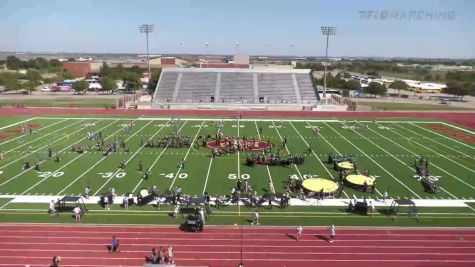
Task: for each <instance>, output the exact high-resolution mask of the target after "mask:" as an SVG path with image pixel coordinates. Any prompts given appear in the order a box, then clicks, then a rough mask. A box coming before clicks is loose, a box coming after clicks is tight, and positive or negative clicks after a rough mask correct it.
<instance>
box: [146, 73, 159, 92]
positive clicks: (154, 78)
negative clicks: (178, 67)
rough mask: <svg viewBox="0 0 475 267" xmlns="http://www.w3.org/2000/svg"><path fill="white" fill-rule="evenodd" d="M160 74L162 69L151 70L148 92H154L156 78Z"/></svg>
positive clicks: (157, 78)
mask: <svg viewBox="0 0 475 267" xmlns="http://www.w3.org/2000/svg"><path fill="white" fill-rule="evenodd" d="M161 74H162V69H159V70H158V71H152V79H151V80H150V82H149V85H148V92H149V93H150V94H153V93H154V92H155V88H156V87H157V83H158V80H159V79H160V75H161Z"/></svg>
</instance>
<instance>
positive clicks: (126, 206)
mask: <svg viewBox="0 0 475 267" xmlns="http://www.w3.org/2000/svg"><path fill="white" fill-rule="evenodd" d="M122 204H123V205H124V209H125V210H129V198H128V197H127V195H125V196H124V199H123V200H122Z"/></svg>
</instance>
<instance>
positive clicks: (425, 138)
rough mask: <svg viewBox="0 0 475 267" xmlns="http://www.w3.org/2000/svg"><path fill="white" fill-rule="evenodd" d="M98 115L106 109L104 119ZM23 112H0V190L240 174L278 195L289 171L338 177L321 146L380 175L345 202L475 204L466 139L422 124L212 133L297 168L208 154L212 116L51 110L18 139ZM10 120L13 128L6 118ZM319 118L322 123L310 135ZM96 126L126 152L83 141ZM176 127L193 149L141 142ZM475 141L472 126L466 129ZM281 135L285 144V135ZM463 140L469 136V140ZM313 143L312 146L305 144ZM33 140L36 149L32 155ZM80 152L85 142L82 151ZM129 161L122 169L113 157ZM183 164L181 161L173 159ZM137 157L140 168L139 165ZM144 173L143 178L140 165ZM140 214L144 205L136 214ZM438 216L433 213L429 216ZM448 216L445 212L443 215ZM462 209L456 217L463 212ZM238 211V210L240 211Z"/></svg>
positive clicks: (12, 215) (327, 218)
mask: <svg viewBox="0 0 475 267" xmlns="http://www.w3.org/2000/svg"><path fill="white" fill-rule="evenodd" d="M101 117H104V116H101ZM23 119H26V117H22V118H15V117H2V118H0V125H1V127H3V128H1V129H0V136H2V139H0V151H3V152H4V157H5V158H4V159H3V160H1V161H0V195H32V196H46V195H50V196H57V195H73V196H77V195H82V194H83V192H84V188H85V187H86V186H90V187H91V190H92V194H93V195H101V194H103V193H105V192H107V191H109V190H110V189H111V188H114V189H115V192H116V193H117V194H118V195H124V194H126V193H132V194H133V195H134V196H135V195H137V194H138V192H139V191H140V190H141V189H143V188H150V187H151V186H152V185H156V186H157V187H158V188H159V190H160V192H162V193H163V192H165V191H167V190H169V189H174V188H176V187H177V186H180V187H181V188H182V190H183V193H184V194H187V195H191V196H201V195H202V194H203V192H205V191H207V192H209V193H210V194H211V195H230V191H231V189H232V188H233V187H234V186H235V185H236V181H237V179H236V178H237V177H240V179H242V180H243V184H244V181H247V182H248V183H249V184H250V185H251V186H252V187H253V188H255V189H256V191H257V194H258V195H263V194H265V193H266V192H267V191H268V188H269V183H271V184H273V186H274V188H275V190H276V191H277V192H283V191H284V186H285V185H286V183H287V181H288V179H289V176H296V177H319V178H325V179H328V180H332V181H335V182H338V179H339V173H338V172H337V171H335V170H334V169H333V164H330V163H328V155H329V154H342V155H349V154H351V155H354V156H355V157H356V160H357V166H358V169H359V170H361V171H363V170H369V171H370V173H371V174H372V175H373V176H374V177H375V178H376V181H377V187H376V189H377V192H376V193H375V194H371V193H369V192H362V191H361V190H357V189H354V188H352V187H345V189H344V192H343V194H342V196H341V197H342V198H348V197H351V196H352V195H356V196H357V197H358V198H371V199H373V198H380V197H381V194H382V193H383V192H384V191H388V192H389V194H390V195H391V196H392V197H394V198H410V199H434V200H436V201H442V200H448V199H451V200H456V199H466V200H473V197H474V195H475V184H474V183H473V179H472V177H473V172H474V170H475V161H474V160H473V159H474V152H475V145H474V144H473V143H468V142H467V143H465V141H463V140H461V139H459V140H455V139H451V138H450V137H443V136H441V135H439V133H438V132H436V130H434V129H432V128H430V127H429V126H430V125H433V124H437V122H435V121H434V122H432V121H431V122H430V123H427V122H425V123H423V122H422V121H420V120H411V121H407V120H396V119H389V120H381V121H379V122H362V123H356V124H354V123H353V122H347V121H336V120H333V121H329V120H321V121H320V120H308V121H298V120H295V121H287V120H284V121H282V124H280V123H281V121H280V119H279V120H276V121H269V120H252V119H250V120H247V119H245V120H239V121H238V120H232V119H227V120H224V121H223V125H222V127H221V129H220V131H221V132H222V133H223V134H224V136H230V137H237V136H239V137H241V138H242V137H245V138H247V139H248V140H249V139H260V140H263V141H268V142H270V143H272V144H273V148H272V152H273V153H279V154H280V155H281V156H282V157H283V158H287V157H288V155H289V154H293V155H295V154H298V155H302V156H303V157H305V161H304V162H303V164H301V165H295V166H291V167H288V166H263V165H256V166H253V167H251V166H248V165H246V164H245V161H246V158H247V157H252V152H247V151H240V152H239V153H238V152H234V153H229V154H226V155H222V156H218V157H216V158H213V159H212V158H211V157H210V149H209V148H207V147H203V146H202V142H203V140H204V139H205V138H206V137H207V136H210V138H211V139H212V138H213V137H214V136H216V130H217V124H219V123H218V122H219V121H220V120H216V121H215V120H210V119H206V120H205V119H181V120H180V121H174V122H170V121H169V120H167V119H163V118H151V117H144V118H140V119H138V118H136V117H135V118H132V117H120V116H111V117H109V118H107V119H99V118H97V117H94V116H82V118H80V119H78V118H77V117H76V118H75V117H74V116H68V117H66V116H54V118H41V117H39V118H35V119H32V120H30V121H28V122H27V123H28V124H29V125H27V126H28V127H32V129H33V132H32V134H26V135H21V134H20V132H21V126H22V125H23V124H22V123H20V124H17V125H12V124H14V123H18V122H20V121H21V120H23ZM131 122H133V124H134V127H133V128H132V130H130V132H127V131H126V130H125V128H124V125H126V124H127V123H131ZM9 125H10V126H9ZM315 126H318V127H319V129H320V131H319V132H318V133H317V132H315V131H314V129H313V128H314V127H315ZM99 131H100V132H101V133H102V137H103V139H104V143H105V146H106V147H107V145H108V144H112V143H113V142H115V141H118V140H122V141H124V142H126V144H127V146H128V147H129V150H128V151H127V150H125V149H122V148H119V149H118V151H117V152H115V153H112V154H110V155H109V156H107V157H104V156H103V151H98V149H97V148H96V146H95V145H96V143H95V141H92V140H88V138H87V133H93V132H99ZM174 131H178V132H179V133H180V134H181V135H183V136H186V137H188V138H189V139H190V140H191V141H192V142H193V143H194V144H195V145H193V146H191V147H189V146H186V145H185V146H183V147H177V148H174V147H170V146H165V145H162V146H160V147H145V146H142V145H141V143H142V141H143V142H146V141H147V140H148V139H154V140H155V142H158V141H159V140H161V139H162V138H164V137H165V136H171V135H172V133H173V132H174ZM464 134H465V135H468V136H471V137H474V136H475V135H474V134H471V133H467V132H464ZM283 139H287V140H288V143H287V146H286V147H284V146H282V140H283ZM465 140H467V139H465ZM309 144H311V145H312V150H311V151H310V150H309ZM73 145H82V146H83V147H85V148H87V147H88V146H91V151H86V152H85V153H82V154H81V153H77V152H74V151H72V149H71V147H72V146H73ZM30 146H31V149H32V152H31V153H29V152H28V148H29V147H30ZM48 147H50V148H51V150H52V153H53V154H55V153H56V152H60V154H61V160H60V162H56V161H54V160H53V159H48V158H47V149H48ZM86 150H87V149H86ZM420 155H423V156H425V157H426V158H429V159H430V171H431V179H433V180H437V183H438V185H439V192H438V193H437V194H431V193H427V192H425V191H424V188H423V186H422V185H421V183H420V181H418V177H416V176H415V175H416V173H415V169H414V167H413V165H414V160H415V158H416V156H420ZM37 160H38V161H40V170H39V171H34V170H33V169H28V170H22V166H23V164H24V162H25V161H27V162H29V163H30V164H31V165H34V162H35V161H37ZM121 160H123V161H125V162H126V166H125V168H124V169H119V168H118V167H119V163H120V161H121ZM181 161H184V163H185V164H184V165H183V166H181V165H180V162H181ZM139 162H141V163H142V165H143V170H142V171H139V170H138V165H139ZM147 168H148V169H150V171H151V175H150V177H149V178H148V179H143V174H144V170H145V169H147ZM7 203H8V200H2V199H0V204H1V205H0V207H3V210H2V211H0V212H1V213H2V214H5V215H9V216H0V221H28V218H29V221H31V222H43V221H45V222H54V220H56V221H61V222H63V221H64V222H69V221H68V220H70V218H69V216H68V215H66V214H65V216H63V215H61V216H60V217H59V218H50V217H49V216H48V215H47V214H45V211H46V209H47V206H48V204H47V203H44V204H29V203H10V204H7ZM12 209H35V210H34V211H27V210H21V211H13V210H12ZM89 209H91V210H92V209H93V210H97V211H94V212H90V213H88V214H87V216H86V217H85V222H97V223H165V224H167V223H180V222H177V221H175V220H173V218H170V217H169V215H168V214H167V213H166V212H153V213H150V211H156V209H155V208H154V207H152V206H144V207H137V206H132V207H131V210H132V211H136V212H129V213H124V212H121V208H120V207H119V206H116V205H113V207H112V210H111V211H102V208H101V207H99V206H98V205H91V206H90V207H89ZM169 210H171V207H169V206H162V207H161V210H160V211H169ZM138 211H140V212H138ZM253 211H254V209H248V208H242V209H241V212H242V213H241V215H242V216H238V214H237V207H235V206H233V207H225V208H222V209H220V210H214V212H213V215H212V218H211V220H210V221H209V223H211V224H234V223H236V222H239V221H242V222H246V220H247V219H249V218H248V217H249V216H250V213H251V212H253ZM259 211H260V212H261V213H262V215H261V216H262V220H263V221H262V223H265V224H278V225H296V224H298V223H303V224H306V225H327V224H329V223H337V224H338V225H401V226H403V225H423V226H428V225H433V226H436V225H437V226H441V225H451V226H463V225H470V224H471V225H473V224H474V223H475V220H474V219H475V216H473V214H474V213H473V211H472V210H471V209H469V208H437V207H433V208H419V213H421V216H420V217H421V218H422V220H421V222H417V221H416V220H415V219H413V218H408V217H407V216H404V215H403V216H400V217H399V218H398V219H397V220H396V221H392V220H391V218H390V217H388V216H387V215H386V213H385V211H384V210H383V208H381V209H379V208H378V212H380V213H379V214H377V215H376V216H375V218H368V217H367V216H358V215H348V214H346V212H345V208H344V207H303V206H292V207H288V208H285V209H282V210H281V209H278V208H273V209H272V210H270V209H266V208H263V209H259ZM432 213H436V214H432ZM445 213H452V215H447V214H445ZM459 213H460V215H459ZM243 215H245V216H243ZM456 217H457V218H458V217H460V218H461V219H460V220H450V218H456Z"/></svg>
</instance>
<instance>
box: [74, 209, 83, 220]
mask: <svg viewBox="0 0 475 267" xmlns="http://www.w3.org/2000/svg"><path fill="white" fill-rule="evenodd" d="M73 213H74V217H75V218H76V222H80V221H81V214H82V210H81V208H80V207H79V206H78V205H76V207H75V208H74V209H73Z"/></svg>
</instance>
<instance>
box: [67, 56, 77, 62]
mask: <svg viewBox="0 0 475 267" xmlns="http://www.w3.org/2000/svg"><path fill="white" fill-rule="evenodd" d="M74 61H76V59H74V58H72V57H70V58H68V62H74Z"/></svg>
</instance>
